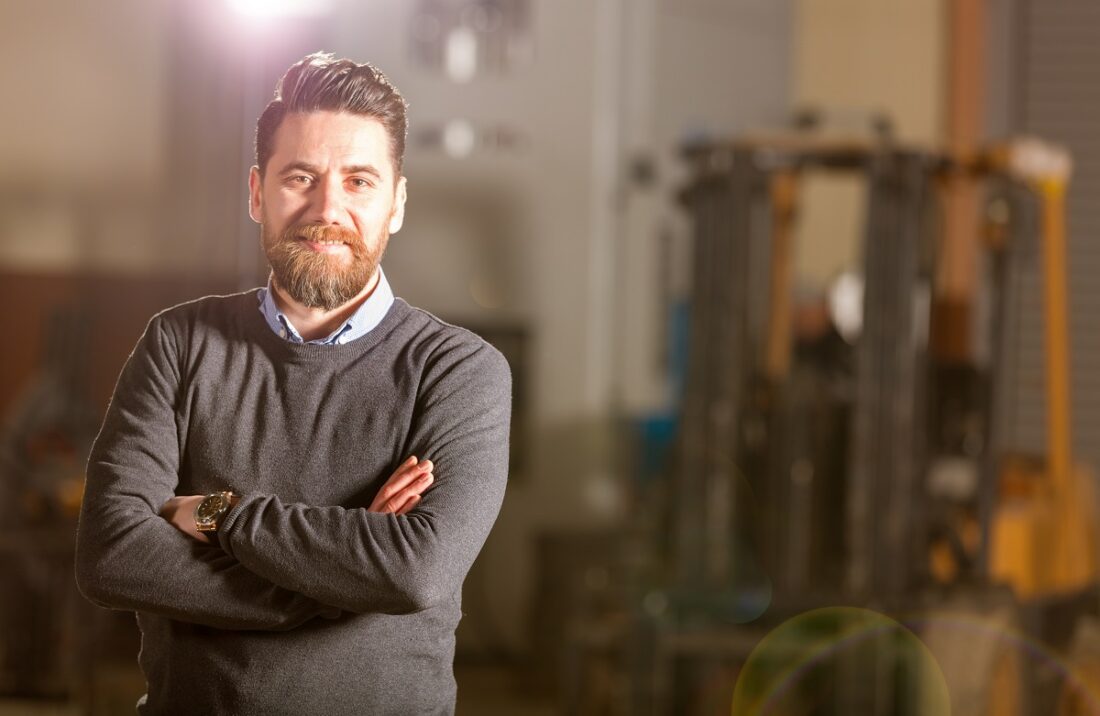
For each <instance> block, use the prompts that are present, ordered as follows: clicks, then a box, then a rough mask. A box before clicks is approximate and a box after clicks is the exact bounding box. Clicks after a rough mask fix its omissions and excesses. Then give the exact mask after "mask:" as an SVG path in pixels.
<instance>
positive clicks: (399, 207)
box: [390, 177, 408, 234]
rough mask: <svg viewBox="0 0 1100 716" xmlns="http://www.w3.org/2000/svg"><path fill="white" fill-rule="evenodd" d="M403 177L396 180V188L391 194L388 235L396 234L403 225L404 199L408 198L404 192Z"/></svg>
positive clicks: (404, 183)
mask: <svg viewBox="0 0 1100 716" xmlns="http://www.w3.org/2000/svg"><path fill="white" fill-rule="evenodd" d="M407 184H408V182H406V181H405V177H401V178H400V179H398V180H397V188H396V189H395V190H394V194H393V211H392V212H390V233H391V234H396V233H397V232H398V231H400V230H401V225H402V224H404V223H405V199H406V198H408V194H407V192H406V185H407Z"/></svg>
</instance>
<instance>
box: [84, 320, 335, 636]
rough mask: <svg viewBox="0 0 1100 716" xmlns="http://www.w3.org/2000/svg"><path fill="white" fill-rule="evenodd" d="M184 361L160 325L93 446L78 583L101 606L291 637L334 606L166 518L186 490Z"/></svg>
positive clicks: (125, 375)
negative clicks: (181, 422)
mask: <svg viewBox="0 0 1100 716" xmlns="http://www.w3.org/2000/svg"><path fill="white" fill-rule="evenodd" d="M179 365H180V361H179V358H178V354H177V352H176V350H175V348H174V346H173V344H172V340H171V337H170V334H169V333H168V332H167V331H166V330H165V327H164V325H163V319H162V318H160V317H157V318H154V319H153V320H152V321H151V322H150V323H149V326H148V328H147V329H146V331H145V334H144V335H143V336H142V338H141V340H140V341H139V342H138V345H137V347H136V348H135V349H134V352H133V353H132V354H131V355H130V358H129V359H128V360H127V362H126V366H125V367H124V368H123V370H122V374H121V376H120V377H119V380H118V384H117V385H116V387H115V394H114V396H113V398H112V399H111V404H110V406H109V407H108V409H107V416H106V418H105V419H104V423H103V427H102V429H101V430H100V433H99V436H98V437H97V438H96V441H95V444H94V446H93V447H92V452H91V456H90V458H89V462H88V471H87V477H86V481H85V493H84V502H83V505H82V507H81V513H80V521H79V525H78V528H77V544H76V578H77V585H78V586H79V588H80V590H81V592H82V593H83V594H84V595H85V596H86V597H87V598H88V599H89V600H90V601H92V602H94V603H96V604H98V605H100V606H104V607H110V608H114V609H126V610H134V611H142V612H149V613H153V614H157V615H160V616H164V617H168V618H171V619H177V620H181V621H188V622H193V623H196V624H202V625H206V626H211V627H216V628H221V629H261V630H283V629H290V628H293V627H295V626H297V625H299V624H301V623H303V622H305V621H307V620H309V619H311V618H313V617H315V616H318V615H321V614H324V615H325V616H336V615H337V611H336V610H335V609H333V608H331V607H326V606H323V605H320V604H318V603H317V602H316V601H314V600H313V599H310V598H308V597H306V596H304V595H302V594H298V593H295V592H292V591H289V590H286V589H282V588H280V587H278V586H276V585H274V584H272V583H271V582H270V581H268V580H266V579H263V578H262V577H260V576H258V575H256V574H254V573H252V572H250V571H249V570H248V569H246V568H245V567H243V566H242V565H241V564H240V563H239V562H238V561H237V560H235V559H233V558H232V557H230V556H228V555H226V554H225V553H224V552H223V551H222V550H220V549H218V548H217V546H214V545H204V544H200V543H199V542H196V541H195V540H193V539H190V538H189V537H187V536H185V535H183V534H182V533H180V532H179V531H178V530H177V529H175V528H174V527H173V526H172V525H171V524H169V523H168V522H167V521H166V520H164V519H163V518H161V517H160V515H159V514H158V513H159V511H160V508H161V506H162V505H163V504H164V503H165V502H166V501H167V500H168V499H169V498H171V497H172V496H173V495H174V493H175V489H176V486H177V484H178V482H179V469H180V440H181V437H180V435H179V431H178V428H177V419H176V410H175V405H176V401H177V400H178V399H179V398H178V396H179V386H180V369H179Z"/></svg>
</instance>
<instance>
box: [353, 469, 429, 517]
mask: <svg viewBox="0 0 1100 716" xmlns="http://www.w3.org/2000/svg"><path fill="white" fill-rule="evenodd" d="M434 467H435V466H434V465H432V461H431V460H421V461H419V462H417V460H416V455H412V456H410V457H409V459H408V460H406V461H405V462H403V463H401V465H399V466H398V468H397V470H395V471H394V473H393V474H392V475H390V479H388V480H386V484H385V485H382V489H380V490H379V491H378V494H377V495H375V497H374V501H373V502H371V503H370V507H369V508H368V510H369V511H370V512H389V513H393V514H395V515H403V514H405V513H406V512H408V511H409V510H411V509H412V508H414V507H416V505H417V503H418V502H420V496H421V494H423V493H424V491H425V490H427V489H428V487H429V486H430V485H431V484H432V481H433V480H435V476H434V475H432V470H433V469H434Z"/></svg>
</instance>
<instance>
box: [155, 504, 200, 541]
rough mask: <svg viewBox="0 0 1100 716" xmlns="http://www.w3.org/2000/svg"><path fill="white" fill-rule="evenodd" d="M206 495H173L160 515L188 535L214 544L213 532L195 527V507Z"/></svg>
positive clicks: (162, 508) (161, 509)
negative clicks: (200, 530) (201, 530)
mask: <svg viewBox="0 0 1100 716" xmlns="http://www.w3.org/2000/svg"><path fill="white" fill-rule="evenodd" d="M204 497H205V495H182V496H177V497H173V498H172V499H170V500H168V502H165V503H164V505H163V506H162V507H161V508H160V516H161V517H163V518H164V519H166V520H168V523H169V524H171V525H172V526H173V527H175V528H176V529H177V530H179V531H180V532H182V533H184V534H185V535H187V536H188V537H190V538H191V539H194V540H198V541H199V542H204V543H206V544H212V543H213V540H212V539H211V535H212V534H213V533H211V532H199V530H198V529H197V528H196V527H195V508H196V507H198V504H199V503H200V502H202V500H203V498H204Z"/></svg>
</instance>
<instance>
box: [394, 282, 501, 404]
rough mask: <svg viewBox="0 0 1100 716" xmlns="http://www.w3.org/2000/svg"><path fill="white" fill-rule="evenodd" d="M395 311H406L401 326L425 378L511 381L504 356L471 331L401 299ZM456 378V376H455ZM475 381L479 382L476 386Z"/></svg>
mask: <svg viewBox="0 0 1100 716" xmlns="http://www.w3.org/2000/svg"><path fill="white" fill-rule="evenodd" d="M397 301H398V302H399V309H400V310H402V311H407V313H406V315H405V317H404V319H403V321H402V326H403V327H404V328H405V329H406V330H407V331H408V332H409V334H408V335H409V336H410V338H411V340H410V347H411V348H412V350H413V351H414V352H415V353H416V354H417V356H418V362H422V363H423V367H424V372H425V374H426V375H427V376H433V375H434V376H435V377H437V378H439V377H442V376H444V375H453V374H461V375H464V376H467V377H468V378H476V379H480V380H488V381H490V382H508V383H510V381H511V371H510V369H509V367H508V361H507V360H505V358H504V355H503V354H502V353H501V352H500V351H499V350H497V349H496V348H495V347H494V346H493V345H492V344H490V343H489V342H488V341H486V340H485V339H484V338H482V337H481V336H479V335H478V334H476V333H474V332H473V331H471V330H468V329H466V328H462V327H461V326H456V325H454V324H452V323H448V322H446V321H444V320H442V319H441V318H439V317H438V316H436V315H434V314H432V313H430V312H429V311H425V310H424V309H422V308H415V307H413V306H409V305H408V304H407V303H405V302H404V301H402V300H401V299H397ZM456 377H457V376H456ZM480 380H479V382H480Z"/></svg>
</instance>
